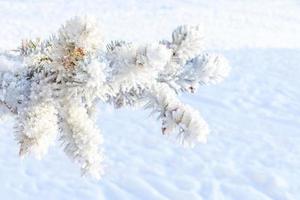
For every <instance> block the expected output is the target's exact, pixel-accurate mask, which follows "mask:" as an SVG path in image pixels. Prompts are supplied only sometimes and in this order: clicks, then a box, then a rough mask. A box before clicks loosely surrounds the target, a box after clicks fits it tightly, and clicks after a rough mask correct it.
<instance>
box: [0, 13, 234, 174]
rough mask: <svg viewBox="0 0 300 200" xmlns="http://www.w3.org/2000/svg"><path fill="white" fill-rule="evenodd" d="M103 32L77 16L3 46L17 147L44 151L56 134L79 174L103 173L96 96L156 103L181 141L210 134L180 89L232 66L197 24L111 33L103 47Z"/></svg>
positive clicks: (3, 98) (7, 108)
mask: <svg viewBox="0 0 300 200" xmlns="http://www.w3.org/2000/svg"><path fill="white" fill-rule="evenodd" d="M102 33H103V31H102V30H101V29H99V26H98V25H97V23H96V20H95V19H91V18H88V17H75V18H72V19H70V20H68V21H67V22H66V23H65V24H64V25H62V26H61V28H60V29H59V30H58V33H57V34H54V35H52V36H51V37H50V38H49V39H47V40H40V39H36V40H23V41H22V45H21V47H19V49H18V50H17V52H2V53H1V52H0V105H2V107H1V110H0V112H1V116H3V115H4V114H13V115H14V116H16V119H17V123H16V134H15V135H16V140H17V141H18V143H19V144H20V155H21V156H25V155H27V154H34V155H35V156H36V157H37V158H42V156H43V155H45V154H46V153H47V150H48V148H49V146H50V145H51V144H52V143H53V142H55V139H56V138H59V141H60V142H61V143H62V145H63V148H64V151H65V153H66V154H67V155H68V157H70V158H71V159H73V160H74V162H76V163H77V164H78V165H79V166H80V168H81V171H82V174H88V175H91V176H93V177H95V178H100V177H101V175H102V174H103V164H102V162H103V157H104V156H103V153H102V147H101V144H102V142H103V138H102V136H101V135H100V130H99V129H98V128H97V127H96V124H95V123H94V120H93V117H92V114H93V112H94V110H95V109H94V108H95V106H96V105H97V102H104V103H109V104H113V105H114V106H115V107H116V108H120V107H124V106H134V107H143V106H145V107H146V108H151V109H152V110H153V111H154V112H157V113H158V114H159V118H160V119H161V122H162V133H163V134H165V135H169V134H173V133H177V134H176V137H177V139H178V141H179V143H180V144H183V145H184V146H194V145H196V144H197V143H201V142H202V143H203V142H206V140H207V135H208V134H209V128H208V125H207V123H206V122H205V121H204V119H203V118H202V117H201V116H200V114H199V112H198V111H196V110H195V109H193V108H192V107H190V106H189V105H186V104H184V103H183V102H181V101H180V100H179V99H178V98H177V95H178V93H181V92H194V91H195V89H197V88H198V86H200V85H208V84H215V83H219V82H221V81H222V80H223V79H224V78H225V77H226V76H227V75H228V73H229V71H230V68H229V66H228V63H227V61H226V59H225V58H224V57H222V56H220V55H215V54H212V55H210V54H208V53H205V52H204V51H203V36H202V33H201V31H200V30H199V27H197V26H188V25H184V26H180V27H178V28H177V29H175V30H174V32H173V34H172V40H171V41H166V40H163V41H161V42H157V43H153V44H142V45H138V44H133V43H128V42H125V41H112V42H110V43H109V44H108V45H106V48H105V45H104V44H103V34H102ZM145 101H146V105H145V104H144V103H145Z"/></svg>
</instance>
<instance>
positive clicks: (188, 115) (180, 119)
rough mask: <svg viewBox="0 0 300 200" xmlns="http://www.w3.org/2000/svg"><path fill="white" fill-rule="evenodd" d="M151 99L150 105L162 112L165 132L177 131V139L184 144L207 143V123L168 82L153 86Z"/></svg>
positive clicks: (191, 145)
mask: <svg viewBox="0 0 300 200" xmlns="http://www.w3.org/2000/svg"><path fill="white" fill-rule="evenodd" d="M150 99H151V100H150V101H149V103H148V107H149V108H152V109H154V111H156V112H159V113H160V116H161V118H162V132H163V134H170V133H172V132H174V131H177V132H178V134H177V140H178V141H179V143H181V144H183V145H184V146H189V147H194V146H195V144H197V143H198V142H200V143H206V141H207V136H208V134H209V128H208V125H207V123H206V122H205V121H204V120H203V118H202V117H201V116H200V114H199V112H198V111H196V110H194V109H193V108H192V107H190V106H189V105H185V104H183V103H182V102H181V101H180V100H179V99H178V98H177V95H176V93H175V92H174V91H173V90H171V89H170V88H169V87H168V86H167V85H166V84H159V85H157V86H156V87H154V88H152V92H151V94H150Z"/></svg>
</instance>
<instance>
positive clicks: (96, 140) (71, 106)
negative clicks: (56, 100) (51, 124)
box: [60, 103, 103, 179]
mask: <svg viewBox="0 0 300 200" xmlns="http://www.w3.org/2000/svg"><path fill="white" fill-rule="evenodd" d="M64 105H65V106H66V112H65V114H66V116H65V119H66V120H65V122H62V124H61V128H62V130H63V132H62V136H61V138H60V139H61V141H62V142H63V146H64V151H65V152H66V154H67V155H68V156H69V157H70V158H72V159H74V161H75V162H76V163H78V164H79V165H80V168H81V172H82V174H83V175H85V174H88V175H91V176H92V177H94V178H96V179H99V178H100V177H101V175H102V174H103V167H102V161H103V155H102V151H101V149H99V145H101V144H102V143H103V139H102V136H101V135H100V131H99V130H98V129H97V128H96V127H95V124H94V122H93V121H92V119H90V117H89V116H88V113H87V110H86V109H85V108H84V107H83V106H82V105H80V104H76V103H66V104H64Z"/></svg>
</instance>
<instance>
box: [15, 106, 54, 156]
mask: <svg viewBox="0 0 300 200" xmlns="http://www.w3.org/2000/svg"><path fill="white" fill-rule="evenodd" d="M57 114H58V112H57V110H56V108H55V106H54V105H53V104H52V103H51V102H47V103H40V104H37V105H34V106H31V107H28V108H26V109H25V110H24V112H22V113H20V114H19V119H18V120H19V124H18V127H17V132H16V139H17V141H19V143H20V152H19V154H20V156H21V157H23V156H24V155H25V154H27V153H29V152H30V153H32V154H34V155H35V157H36V158H38V159H41V158H42V157H43V156H44V155H45V154H46V153H47V151H48V148H49V146H50V145H51V144H53V142H54V140H55V139H56V136H57V133H58V125H57V123H58V120H57Z"/></svg>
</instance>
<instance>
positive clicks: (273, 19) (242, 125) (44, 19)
mask: <svg viewBox="0 0 300 200" xmlns="http://www.w3.org/2000/svg"><path fill="white" fill-rule="evenodd" d="M82 14H89V15H95V16H96V17H98V19H99V20H100V21H101V23H102V27H103V30H104V32H105V35H106V40H107V41H109V40H112V39H125V40H130V41H134V42H147V41H149V42H151V41H154V40H159V39H164V38H169V37H170V32H171V31H172V29H174V28H175V27H176V26H177V25H180V24H201V25H203V28H204V29H205V33H206V44H207V49H208V51H217V52H220V53H223V54H224V55H225V56H226V57H227V58H228V59H229V61H230V63H231V66H232V72H231V75H230V77H229V78H228V79H226V81H225V82H224V83H223V84H221V85H216V86H209V87H203V88H201V89H200V90H199V92H198V93H197V94H196V95H189V96H182V98H183V99H184V101H185V102H187V103H189V104H191V105H193V106H194V107H195V108H197V109H199V110H200V111H201V113H202V114H203V116H204V118H205V119H206V121H207V122H208V123H209V125H210V128H211V130H212V134H211V135H210V137H209V140H208V144H205V145H198V146H197V147H196V148H194V149H184V148H182V147H180V146H178V145H176V144H174V143H173V142H171V141H170V140H168V139H167V138H165V137H164V136H162V135H161V134H160V130H159V127H160V126H159V122H157V121H155V119H154V117H148V115H149V113H148V112H145V111H143V110H134V111H133V110H130V109H122V110H118V111H114V110H113V108H112V107H110V106H106V105H99V117H98V124H99V126H101V129H102V132H103V135H104V138H105V143H104V145H105V151H106V175H105V176H104V177H103V179H102V180H101V181H99V182H96V181H94V180H90V179H86V178H82V177H80V172H79V170H78V169H77V168H76V166H75V165H74V164H73V163H71V161H69V160H68V158H67V157H66V156H65V155H64V154H63V153H62V152H61V151H60V149H59V148H58V147H53V148H52V149H51V150H50V152H49V154H48V155H47V156H46V157H45V158H44V159H43V160H41V161H38V160H34V159H33V158H30V157H29V158H26V159H25V160H20V159H19V158H18V155H17V153H18V147H17V144H16V142H15V141H14V137H13V121H11V120H8V121H6V122H3V123H1V126H0V199H5V200H9V199H18V200H25V199H28V200H29V199H30V200H33V199H43V200H48V199H49V200H53V199H55V200H60V199H61V200H64V199H72V200H73V199H74V200H75V199H89V200H92V199H98V200H99V199H108V200H119V199H121V200H125V199H130V200H131V199H137V200H139V199H143V200H147V199H148V200H160V199H162V200H165V199H171V200H185V199H191V200H197V199H202V200H210V199H211V200H222V199H235V200H246V199H249V200H253V199H258V200H270V199H276V200H285V199H289V200H294V199H295V200H296V199H300V170H299V169H300V146H299V144H300V81H299V76H300V64H299V63H300V26H299V24H300V3H299V1H297V0H294V1H292V0H290V1H289V0H284V1H283V0H274V1H271V0H270V1H266V0H261V1H260V0H257V1H253V0H252V1H250V0H249V1H242V0H236V1H221V0H220V1H205V0H184V1H183V0H153V1H137V0H127V1H125V0H115V1H109V0H106V1H95V0H86V1H83V0H82V1H79V0H73V1H67V0H65V1H58V0H52V1H50V0H49V1H38V0H14V1H12V0H0V30H1V31H0V38H1V39H0V49H2V50H4V49H13V48H15V47H16V46H17V45H18V44H19V41H20V40H21V39H22V38H28V37H36V36H41V37H47V36H48V35H50V33H53V32H55V31H56V29H57V28H58V27H59V26H60V24H61V23H63V22H64V20H66V19H68V18H70V17H72V16H74V15H82Z"/></svg>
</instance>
